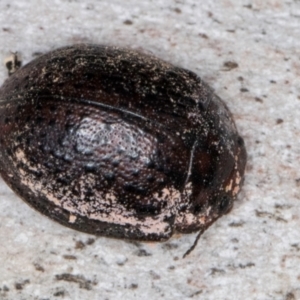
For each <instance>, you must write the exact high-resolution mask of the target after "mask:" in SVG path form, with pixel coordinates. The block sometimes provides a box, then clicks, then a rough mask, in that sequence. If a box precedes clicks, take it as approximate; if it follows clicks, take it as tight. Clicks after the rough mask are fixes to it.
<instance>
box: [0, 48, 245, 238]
mask: <svg viewBox="0 0 300 300" xmlns="http://www.w3.org/2000/svg"><path fill="white" fill-rule="evenodd" d="M0 132H1V135H0V171H1V176H2V177H3V179H4V180H5V181H6V183H7V184H8V185H9V186H10V187H11V188H12V189H13V190H14V192H16V193H17V194H18V195H19V196H20V197H21V198H22V199H24V200H25V201H26V202H27V203H29V204H30V205H31V206H33V207H34V208H35V209H37V210H38V211H40V212H42V213H43V214H45V215H46V216H48V217H50V218H52V219H54V220H56V221H58V222H60V223H61V224H63V225H66V226H68V227H71V228H73V229H76V230H80V231H84V232H88V233H92V234H96V235H105V236H111V237H116V238H129V239H137V240H144V241H150V240H153V241H162V240H166V239H168V238H170V237H171V235H172V234H173V233H174V232H180V233H190V232H195V231H200V234H201V233H202V232H203V231H204V230H205V229H206V228H207V227H208V226H209V225H211V224H212V223H213V222H214V221H215V220H216V219H217V218H219V217H220V216H222V215H223V214H225V213H227V212H228V211H229V210H230V209H231V207H232V205H233V201H234V200H235V199H236V196H237V194H238V192H239V190H240V187H241V184H242V181H243V175H244V169H245V164H246V150H245V147H244V143H243V139H242V138H241V137H240V136H239V134H238V133H237V130H236V127H235V125H234V122H233V120H232V117H231V114H230V112H229V111H228V109H227V107H226V105H225V104H224V103H223V102H222V101H221V100H220V98H219V97H218V96H216V95H215V94H214V93H213V92H212V90H211V89H210V88H209V87H208V86H207V84H205V83H204V82H203V81H202V80H201V79H200V78H199V77H197V75H195V74H194V73H192V72H190V71H187V70H184V69H181V68H178V67H175V66H173V65H171V64H169V63H166V62H164V61H162V60H160V59H157V58H155V57H153V56H149V55H145V54H142V53H139V52H136V51H133V50H128V49H121V48H117V47H107V46H98V45H87V44H80V45H75V46H70V47H65V48H61V49H58V50H55V51H52V52H50V53H48V54H45V55H42V56H40V57H39V58H37V59H35V60H33V61H32V62H30V63H29V64H27V65H26V66H24V67H23V68H21V69H19V70H17V71H16V72H15V73H14V74H13V75H12V76H11V77H9V78H8V79H7V80H6V81H5V83H4V84H3V86H2V88H1V89H0ZM199 236H200V235H199Z"/></svg>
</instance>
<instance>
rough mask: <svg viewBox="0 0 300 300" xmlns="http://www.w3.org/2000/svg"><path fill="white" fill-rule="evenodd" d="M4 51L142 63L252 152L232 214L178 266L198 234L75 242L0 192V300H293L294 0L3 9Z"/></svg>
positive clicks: (297, 54) (15, 0)
mask: <svg viewBox="0 0 300 300" xmlns="http://www.w3.org/2000/svg"><path fill="white" fill-rule="evenodd" d="M0 41H1V43H0V58H2V60H4V59H5V57H7V56H8V55H9V53H10V51H19V52H20V53H22V56H23V60H24V63H26V62H29V61H30V60H32V59H33V58H34V57H36V56H37V55H39V54H40V53H45V52H47V51H49V50H52V49H55V48H58V47H60V46H63V45H68V44H74V43H79V42H92V43H104V44H113V45H121V46H131V47H133V48H142V49H145V50H147V51H149V52H152V53H153V54H155V55H156V56H158V57H160V58H162V59H165V60H167V61H169V62H171V63H173V64H175V65H179V66H182V67H185V68H188V69H190V70H192V71H194V72H196V73H197V74H198V75H199V76H201V77H202V78H203V79H204V80H205V81H207V83H208V84H209V85H211V86H212V87H213V88H214V89H215V91H216V93H217V94H218V95H219V96H220V97H221V98H222V99H224V101H225V102H226V103H227V104H228V106H229V108H230V109H231V111H232V113H233V115H234V118H235V120H236V124H237V127H238V129H239V131H240V133H241V135H242V136H243V137H244V139H245V143H246V146H247V150H248V166H247V174H246V180H245V185H244V188H243V191H242V193H241V194H240V196H239V198H238V201H237V202H236V203H235V206H234V209H233V210H232V211H231V213H230V214H228V215H226V216H224V217H223V218H221V219H219V220H218V221H217V222H216V223H215V224H214V225H213V226H211V228H209V230H207V231H206V232H205V234H204V235H203V237H202V238H201V240H200V242H199V245H198V246H197V248H196V249H195V250H194V252H192V253H191V255H190V256H188V257H187V258H186V259H182V258H181V257H182V254H183V253H184V252H185V251H186V250H187V249H188V248H189V246H190V245H191V244H192V243H193V241H194V238H195V234H192V235H181V236H176V237H174V238H172V239H171V240H169V241H168V242H165V243H135V242H128V241H123V240H115V239H109V238H103V237H95V236H92V235H87V234H83V233H79V232H75V231H73V230H71V229H68V228H64V227H62V226H60V225H59V224H56V223H54V222H53V221H51V220H48V219H47V218H46V217H44V216H42V215H41V214H39V213H38V212H36V211H34V210H33V209H31V208H30V207H28V206H27V205H26V204H25V203H24V202H23V201H22V200H20V199H19V198H18V197H17V196H15V195H14V194H13V192H12V191H11V190H10V189H9V188H8V187H7V186H6V185H5V183H4V182H3V181H2V180H0V299H1V300H2V299H3V300H12V299H14V300H18V299H20V300H21V299H23V300H24V299H26V300H27V299H38V300H42V299H43V300H46V299H92V300H93V299H190V298H191V299H263V300H268V299H283V300H292V299H300V270H299V265H300V233H299V228H300V210H299V202H300V80H299V79H300V1H299V0H294V1H292V0H286V1H284V0H281V1H280V0H265V1H260V0H253V1H251V0H241V1H239V0H221V1H217V0H206V1H196V0H185V1H183V0H158V1H150V0H149V1H134V0H127V1H121V0H110V1H96V0H90V1H79V0H78V1H76V0H69V1H66V0H54V1H48V0H40V1H37V0H29V1H28V0H27V1H25V0H11V1H9V0H1V1H0ZM6 77H7V73H6V70H5V67H4V65H2V64H1V66H0V84H2V83H3V81H4V80H5V78H6ZM0 134H1V133H0Z"/></svg>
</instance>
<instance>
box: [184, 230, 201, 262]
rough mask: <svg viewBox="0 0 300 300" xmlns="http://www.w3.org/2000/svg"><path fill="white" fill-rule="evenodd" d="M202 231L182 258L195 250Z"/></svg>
mask: <svg viewBox="0 0 300 300" xmlns="http://www.w3.org/2000/svg"><path fill="white" fill-rule="evenodd" d="M204 231H205V229H204V228H203V229H201V230H200V231H199V233H198V234H197V236H196V239H195V241H194V243H193V245H192V246H191V247H190V248H189V249H188V250H187V251H186V252H185V253H184V254H183V256H182V258H186V257H187V256H188V255H189V254H190V253H191V252H192V251H193V250H194V249H195V248H196V246H197V244H198V241H199V239H200V237H201V235H202V233H203V232H204Z"/></svg>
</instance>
